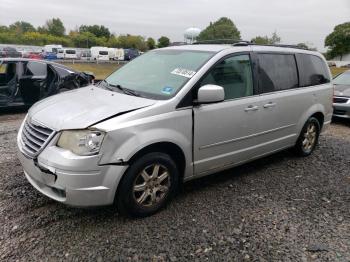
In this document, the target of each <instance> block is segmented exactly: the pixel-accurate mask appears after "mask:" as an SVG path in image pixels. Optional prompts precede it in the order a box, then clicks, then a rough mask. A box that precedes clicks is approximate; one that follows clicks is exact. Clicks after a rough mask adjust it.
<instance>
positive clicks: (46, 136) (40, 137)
mask: <svg viewBox="0 0 350 262" xmlns="http://www.w3.org/2000/svg"><path fill="white" fill-rule="evenodd" d="M21 135H22V136H21V140H22V146H23V151H24V153H25V154H26V155H27V156H29V157H31V158H34V157H36V156H37V155H39V153H40V152H41V151H42V150H43V149H44V148H45V146H46V145H47V143H49V142H50V140H51V138H52V137H53V136H54V135H55V132H54V130H52V129H50V128H48V127H45V126H43V125H41V124H38V123H35V122H34V121H30V120H29V118H28V119H27V120H26V122H25V123H24V125H23V129H22V134H21Z"/></svg>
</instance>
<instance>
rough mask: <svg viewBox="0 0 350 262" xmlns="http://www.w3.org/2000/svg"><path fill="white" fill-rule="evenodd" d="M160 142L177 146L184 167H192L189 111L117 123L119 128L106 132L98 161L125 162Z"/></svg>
mask: <svg viewBox="0 0 350 262" xmlns="http://www.w3.org/2000/svg"><path fill="white" fill-rule="evenodd" d="M160 142H170V143H173V144H175V145H177V146H178V147H179V148H180V149H181V150H182V152H183V153H184V156H185V159H186V169H187V167H190V166H191V163H192V112H191V110H180V111H174V112H171V113H166V114H162V115H157V116H151V117H147V118H144V119H142V120H137V121H134V122H132V123H124V125H119V128H117V129H115V130H113V131H109V132H108V133H107V135H106V137H105V139H104V142H103V145H102V148H103V150H102V152H103V153H102V157H101V160H100V164H101V165H106V164H116V163H122V162H127V161H129V160H130V159H131V158H132V157H133V156H134V155H135V154H136V153H137V152H139V151H140V150H142V149H143V148H145V147H147V146H149V145H152V144H155V143H160ZM189 172H190V170H189ZM185 173H187V170H186V171H185Z"/></svg>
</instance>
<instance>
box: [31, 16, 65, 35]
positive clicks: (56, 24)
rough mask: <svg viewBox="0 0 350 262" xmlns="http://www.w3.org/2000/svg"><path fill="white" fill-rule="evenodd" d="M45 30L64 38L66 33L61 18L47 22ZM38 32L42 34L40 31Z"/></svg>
mask: <svg viewBox="0 0 350 262" xmlns="http://www.w3.org/2000/svg"><path fill="white" fill-rule="evenodd" d="M44 29H45V30H46V32H47V33H48V34H50V35H54V36H64V33H65V31H66V29H65V28H64V25H63V23H62V21H61V19H59V18H52V19H50V20H47V21H46V24H45V26H44ZM38 31H39V32H40V30H39V29H38Z"/></svg>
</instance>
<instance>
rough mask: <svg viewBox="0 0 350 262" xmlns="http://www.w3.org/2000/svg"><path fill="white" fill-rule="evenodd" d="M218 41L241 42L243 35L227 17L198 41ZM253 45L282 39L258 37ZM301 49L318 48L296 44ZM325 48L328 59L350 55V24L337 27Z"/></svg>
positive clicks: (211, 25)
mask: <svg viewBox="0 0 350 262" xmlns="http://www.w3.org/2000/svg"><path fill="white" fill-rule="evenodd" d="M217 39H231V40H237V41H239V40H240V39H241V33H240V31H239V30H238V29H237V27H236V25H235V24H234V23H233V22H232V20H230V19H229V18H227V17H222V18H220V19H219V20H217V21H216V22H211V23H210V24H209V26H208V27H207V28H206V29H204V30H203V31H202V32H201V33H200V35H199V37H198V40H200V41H202V40H217ZM250 41H251V42H252V43H256V44H262V45H273V44H279V43H280V42H281V37H280V36H278V34H277V32H274V33H272V35H271V36H270V37H269V36H266V35H265V36H256V37H254V38H252V39H251V40H250ZM296 45H297V46H298V47H300V48H304V49H309V50H314V51H316V48H314V47H311V46H310V45H308V44H306V43H298V44H296ZM324 45H325V47H327V48H328V51H327V52H326V54H325V55H326V57H327V59H332V58H334V57H337V56H338V57H340V60H342V56H343V55H345V54H349V53H350V22H346V23H343V24H340V25H337V26H336V27H335V28H334V30H333V32H332V33H330V34H329V35H328V36H327V37H326V39H325V42H324Z"/></svg>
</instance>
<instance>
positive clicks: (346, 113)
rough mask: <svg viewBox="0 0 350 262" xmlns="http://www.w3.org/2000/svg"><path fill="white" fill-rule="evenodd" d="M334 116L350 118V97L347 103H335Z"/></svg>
mask: <svg viewBox="0 0 350 262" xmlns="http://www.w3.org/2000/svg"><path fill="white" fill-rule="evenodd" d="M333 109H334V110H333V116H336V117H341V118H347V119H350V99H349V100H348V102H347V103H333Z"/></svg>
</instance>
